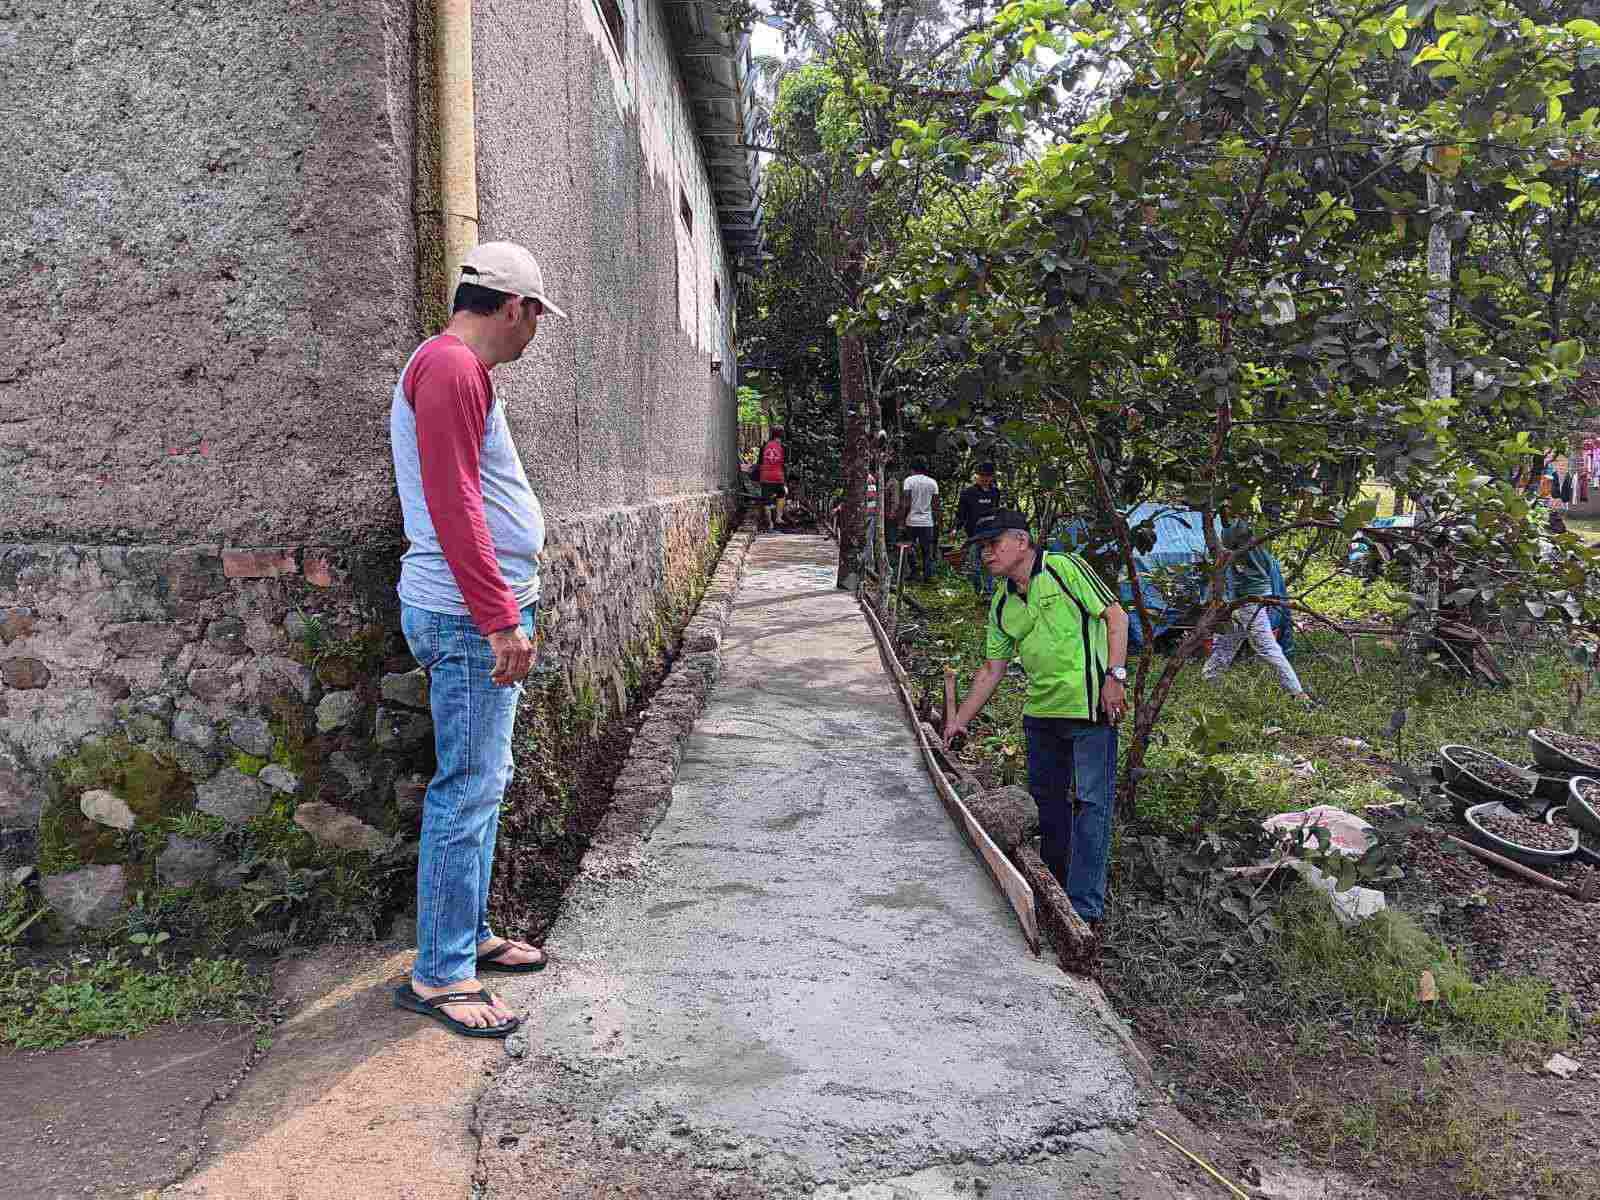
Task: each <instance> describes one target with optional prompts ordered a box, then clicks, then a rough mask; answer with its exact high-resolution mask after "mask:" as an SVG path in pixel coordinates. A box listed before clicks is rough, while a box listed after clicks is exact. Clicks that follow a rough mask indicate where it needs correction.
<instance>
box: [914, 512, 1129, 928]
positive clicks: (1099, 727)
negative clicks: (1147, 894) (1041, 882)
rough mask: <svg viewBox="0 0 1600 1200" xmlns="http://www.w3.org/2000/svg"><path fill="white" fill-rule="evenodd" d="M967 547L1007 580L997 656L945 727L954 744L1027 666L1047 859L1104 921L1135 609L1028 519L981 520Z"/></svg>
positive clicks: (997, 624) (993, 615) (994, 612)
mask: <svg viewBox="0 0 1600 1200" xmlns="http://www.w3.org/2000/svg"><path fill="white" fill-rule="evenodd" d="M968 540H969V542H975V543H977V544H979V545H980V546H982V549H983V563H984V566H985V567H987V568H988V569H989V571H990V573H991V574H993V575H994V576H995V578H996V579H997V580H1000V581H1002V582H1001V583H1000V584H999V586H997V587H996V588H995V595H994V600H993V601H992V602H991V603H990V605H989V625H988V644H987V648H986V650H985V657H986V658H987V659H988V661H987V662H985V663H984V665H983V666H981V667H979V668H978V673H977V676H976V678H974V679H973V681H972V690H971V692H969V693H968V695H967V698H966V699H965V700H964V701H962V703H961V708H960V709H959V710H958V711H957V713H956V715H955V719H954V720H953V721H952V722H951V723H950V727H949V728H948V729H946V730H945V741H946V744H948V743H949V741H950V739H952V738H953V737H955V735H956V734H958V733H963V732H965V730H966V727H967V723H968V722H969V721H971V720H972V718H973V717H975V716H976V715H977V714H978V710H979V709H981V708H982V707H983V706H984V705H985V704H986V703H988V701H989V697H990V696H992V695H994V691H995V689H996V688H997V687H999V686H1000V680H1001V679H1003V678H1004V677H1005V673H1006V667H1007V666H1008V665H1009V664H1010V662H1011V660H1012V659H1013V658H1017V659H1020V660H1021V662H1022V666H1023V669H1024V670H1026V671H1027V673H1028V697H1027V701H1026V702H1025V703H1024V705H1023V708H1022V728H1023V730H1024V732H1025V733H1026V734H1027V738H1028V791H1029V792H1031V793H1032V794H1033V798H1034V800H1035V801H1037V802H1038V805H1039V834H1040V839H1039V840H1040V848H1039V849H1040V857H1042V858H1043V859H1044V861H1045V864H1046V865H1047V866H1048V867H1049V868H1050V870H1051V872H1052V873H1053V874H1054V875H1055V877H1056V878H1057V879H1058V880H1060V881H1061V886H1062V887H1063V888H1065V889H1066V892H1067V898H1068V899H1070V900H1071V901H1072V907H1073V908H1074V909H1076V910H1077V913H1078V915H1079V916H1080V917H1082V918H1083V919H1084V920H1085V921H1088V922H1090V923H1091V924H1097V923H1098V922H1099V921H1100V919H1101V918H1102V917H1103V916H1104V915H1105V902H1106V864H1107V861H1108V856H1109V854H1110V851H1111V809H1112V802H1113V796H1114V793H1115V785H1116V778H1117V722H1118V721H1120V720H1121V719H1122V714H1123V712H1124V711H1125V710H1126V706H1127V694H1126V688H1125V686H1124V685H1125V684H1126V682H1127V678H1128V672H1127V670H1126V667H1125V663H1126V661H1127V656H1128V614H1127V613H1126V612H1125V611H1124V610H1123V608H1122V605H1121V604H1119V603H1118V601H1117V597H1116V596H1115V595H1114V594H1113V593H1112V591H1111V589H1109V588H1108V587H1106V585H1105V584H1104V583H1103V582H1101V580H1100V577H1099V576H1098V575H1096V574H1095V572H1094V569H1093V568H1091V567H1090V566H1089V564H1088V563H1086V562H1084V561H1083V559H1081V558H1079V557H1078V556H1077V555H1076V554H1052V553H1047V552H1046V551H1045V550H1044V549H1043V548H1042V547H1039V546H1036V545H1034V543H1033V539H1032V537H1030V536H1029V533H1028V522H1027V520H1026V519H1025V518H1024V517H1023V516H1022V514H1021V513H1017V512H1007V511H1001V512H996V513H993V514H991V515H989V516H987V517H984V518H983V519H982V520H981V521H979V522H978V524H977V527H976V528H975V529H974V531H973V534H972V537H971V538H969V539H968ZM1074 785H1076V789H1074ZM1074 790H1076V792H1077V801H1078V803H1077V808H1076V812H1074V807H1073V792H1074Z"/></svg>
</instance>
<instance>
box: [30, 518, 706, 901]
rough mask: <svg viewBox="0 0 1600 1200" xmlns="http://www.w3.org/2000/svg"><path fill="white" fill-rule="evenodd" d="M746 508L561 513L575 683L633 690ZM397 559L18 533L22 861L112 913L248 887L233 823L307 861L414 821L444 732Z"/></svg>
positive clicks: (556, 634) (555, 552) (62, 892)
mask: <svg viewBox="0 0 1600 1200" xmlns="http://www.w3.org/2000/svg"><path fill="white" fill-rule="evenodd" d="M731 513H732V500H731V498H730V497H729V496H727V495H725V494H723V493H714V492H713V493H703V494H700V495H695V496H689V497H681V498H676V499H674V500H670V501H662V502H656V503H649V504H643V505H638V506H633V507H628V508H619V509H613V510H608V511H603V512H598V513H587V514H581V515H577V516H573V517H568V518H564V519H561V520H557V521H553V522H552V523H551V529H550V545H549V549H548V553H547V560H548V561H547V563H546V567H545V575H544V580H545V583H544V597H543V602H542V604H541V619H540V623H541V628H542V629H543V630H544V632H545V636H546V650H545V661H546V662H547V663H550V662H553V663H554V664H555V669H558V670H560V671H561V672H562V674H563V675H564V676H565V677H566V681H567V686H568V688H569V689H570V690H571V691H572V692H574V693H579V692H586V693H588V694H589V695H590V696H591V697H593V698H594V699H595V700H597V701H599V702H600V703H601V704H602V705H603V706H604V707H607V708H614V709H620V708H622V707H624V706H625V705H626V703H627V701H628V698H629V695H628V693H629V692H630V690H632V689H633V688H634V687H635V686H636V684H637V679H636V677H635V678H630V675H629V672H628V670H627V669H626V667H627V664H628V663H630V662H632V661H634V660H636V659H637V658H638V657H639V656H640V654H641V652H642V649H641V648H642V647H646V646H655V645H659V644H660V643H661V641H662V640H663V638H664V636H665V634H666V633H667V632H668V631H669V627H670V626H671V625H673V624H674V623H675V621H676V620H677V619H679V618H681V616H682V615H683V613H684V612H685V610H686V609H687V606H688V604H689V602H690V601H691V599H692V597H693V594H694V592H695V590H696V588H697V587H698V585H699V582H700V580H701V579H702V578H703V577H704V572H705V570H706V569H707V568H708V567H709V558H708V556H709V554H711V553H714V552H715V548H716V545H717V543H718V542H719V541H720V537H719V534H718V531H719V530H720V529H721V528H723V527H725V523H726V522H727V521H728V520H729V519H730V516H731ZM399 551H400V546H399V545H381V546H368V547H363V548H360V549H357V548H350V547H346V548H335V547H327V546H310V545H302V546H273V547H239V548H236V547H225V546H214V545H184V546H149V545H145V546H116V545H109V546H107V545H100V546H92V545H61V544H27V545H19V544H11V545H6V544H0V685H3V686H0V866H4V867H5V868H6V869H8V870H10V871H11V872H12V873H13V875H14V877H16V878H18V879H25V878H29V877H31V876H32V875H34V874H37V875H39V876H42V888H43V892H44V895H45V897H46V898H47V899H48V900H49V901H50V902H51V905H52V907H53V908H54V910H55V911H56V914H57V915H58V916H59V917H60V918H61V920H62V922H63V924H64V925H65V926H67V927H68V928H72V927H80V928H95V927H107V926H110V925H113V924H115V923H116V921H117V920H118V919H119V916H120V913H121V910H122V906H123V903H124V899H125V897H126V896H128V895H131V894H132V892H133V890H134V889H135V888H151V887H157V886H160V887H178V888H187V887H194V886H197V885H202V884H205V885H210V886H216V887H222V888H227V887H237V886H238V885H239V884H241V883H242V882H244V880H245V878H246V868H244V867H241V863H240V862H239V861H238V858H237V856H236V853H235V852H236V851H237V850H238V847H240V846H241V845H245V846H248V844H249V839H242V838H241V837H239V836H234V837H232V838H229V837H226V836H224V835H225V834H226V833H227V832H228V831H233V832H234V833H235V834H237V833H239V832H240V831H245V832H248V833H249V834H251V835H252V836H254V837H255V838H256V841H257V842H258V843H259V845H258V846H257V849H258V850H259V849H260V848H261V847H263V846H266V845H269V844H270V845H271V846H272V847H274V848H275V849H278V850H282V849H284V848H285V847H287V848H289V849H290V850H295V849H296V848H298V850H299V851H300V857H302V858H311V857H322V858H326V857H328V856H330V855H338V854H343V853H348V852H352V851H361V852H370V851H374V850H382V849H385V848H389V847H392V846H393V845H395V844H397V843H398V842H399V841H403V840H405V839H407V838H411V837H414V836H415V833H416V830H417V822H418V818H419V816H420V811H421V798H422V792H423V790H424V788H425V786H426V781H427V779H428V777H429V775H430V773H431V771H432V767H433V739H432V725H431V720H430V718H429V715H428V698H427V680H426V677H425V676H424V674H423V672H421V671H420V670H418V669H417V668H416V664H415V663H414V662H413V661H412V660H411V658H410V655H409V653H408V652H407V650H406V647H405V643H404V639H403V638H402V637H401V636H400V634H399V629H398V625H399V622H398V608H397V604H396V601H395V598H394V590H393V585H394V580H395V574H396V570H397V561H398V555H399ZM224 847H229V848H231V849H229V850H225V849H224ZM246 857H247V860H248V858H249V854H248V852H247V854H246Z"/></svg>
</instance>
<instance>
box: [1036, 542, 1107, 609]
mask: <svg viewBox="0 0 1600 1200" xmlns="http://www.w3.org/2000/svg"><path fill="white" fill-rule="evenodd" d="M1050 557H1051V560H1052V561H1053V562H1054V563H1058V564H1065V565H1066V568H1067V569H1066V570H1065V571H1063V572H1062V582H1064V583H1065V584H1066V585H1067V588H1068V590H1070V591H1071V592H1072V594H1073V595H1074V596H1076V597H1077V598H1078V599H1079V601H1081V602H1082V604H1083V607H1084V609H1085V610H1086V611H1087V612H1088V614H1089V615H1090V616H1091V617H1099V616H1103V615H1104V614H1105V611H1106V609H1108V608H1110V607H1111V606H1112V605H1113V604H1116V603H1117V602H1118V600H1117V597H1116V596H1114V595H1112V593H1111V589H1110V588H1108V587H1106V585H1105V583H1104V582H1102V581H1101V579H1100V576H1099V574H1098V573H1097V572H1096V571H1095V569H1094V568H1093V567H1091V566H1090V565H1089V564H1088V563H1086V562H1084V561H1083V559H1081V558H1079V557H1078V556H1077V555H1076V554H1061V555H1054V554H1053V555H1051V556H1050Z"/></svg>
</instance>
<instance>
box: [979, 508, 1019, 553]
mask: <svg viewBox="0 0 1600 1200" xmlns="http://www.w3.org/2000/svg"><path fill="white" fill-rule="evenodd" d="M1013 529H1015V530H1017V531H1018V532H1020V533H1027V532H1028V518H1027V517H1025V516H1023V515H1022V514H1021V513H1019V512H1014V511H1013V510H1011V509H1009V508H1002V509H999V510H997V511H996V512H992V513H990V514H989V515H988V516H986V517H980V518H978V524H977V525H976V526H975V527H974V528H973V530H972V536H971V537H969V538H968V539H967V545H969V546H971V545H975V544H976V543H978V542H987V541H990V540H991V539H993V538H997V537H999V536H1000V535H1001V534H1002V533H1009V532H1010V531H1011V530H1013Z"/></svg>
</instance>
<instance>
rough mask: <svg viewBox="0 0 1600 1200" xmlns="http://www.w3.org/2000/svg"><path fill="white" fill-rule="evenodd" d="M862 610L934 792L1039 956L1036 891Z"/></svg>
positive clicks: (872, 616) (868, 609)
mask: <svg viewBox="0 0 1600 1200" xmlns="http://www.w3.org/2000/svg"><path fill="white" fill-rule="evenodd" d="M861 611H862V612H864V613H866V615H867V624H869V625H870V626H872V635H873V637H875V638H876V639H877V641H878V649H879V650H880V651H881V652H882V654H883V659H884V661H885V662H886V663H888V664H889V670H890V671H891V673H892V674H893V675H894V683H895V691H897V692H898V693H899V694H900V703H901V704H902V705H903V706H904V708H905V710H906V718H907V719H908V720H909V721H910V722H911V730H912V732H913V733H914V734H915V735H916V739H917V745H918V746H919V747H920V748H921V750H922V762H923V765H924V766H926V767H927V769H928V777H929V778H930V779H932V780H933V788H934V791H935V792H936V793H937V794H938V796H939V799H940V801H941V802H942V803H943V804H944V808H945V811H946V812H947V813H949V814H950V819H951V820H952V821H954V822H955V826H956V828H957V829H959V830H960V831H961V833H962V835H963V836H964V837H965V838H966V840H967V844H968V845H969V846H971V847H972V848H973V850H975V851H976V852H977V854H978V860H979V861H980V862H982V863H983V865H984V868H985V869H986V870H987V871H988V872H989V878H991V879H992V880H994V883H995V886H996V887H998V888H999V889H1000V894H1001V895H1003V896H1004V897H1005V898H1006V901H1007V903H1009V904H1010V905H1011V910H1012V911H1013V912H1015V913H1016V914H1017V923H1018V924H1019V925H1021V926H1022V936H1023V937H1024V938H1026V939H1027V941H1028V948H1029V949H1030V950H1032V951H1033V952H1034V953H1035V954H1037V953H1039V917H1038V913H1037V912H1036V911H1035V909H1034V904H1033V888H1032V887H1030V886H1029V884H1028V881H1027V880H1026V879H1024V878H1023V877H1022V872H1021V871H1018V870H1017V868H1016V867H1015V866H1014V865H1013V864H1012V862H1011V860H1010V859H1008V858H1007V857H1006V856H1005V852H1004V851H1002V850H1001V849H1000V847H999V846H997V845H995V843H994V839H993V838H991V837H990V836H989V834H988V831H987V830H985V829H984V827H983V826H982V825H980V824H979V823H978V819H977V818H976V817H974V816H973V815H972V811H971V810H970V809H969V808H967V806H966V805H965V804H963V803H962V802H961V795H960V793H959V792H957V791H956V789H955V788H954V787H953V786H952V785H951V783H950V780H949V779H948V778H947V777H946V776H945V773H944V769H943V768H942V767H940V766H939V759H938V755H937V754H936V753H935V751H934V748H933V746H932V745H930V744H929V742H928V736H927V734H926V733H925V732H924V730H923V728H922V722H921V721H919V720H918V719H917V706H916V704H915V703H914V702H913V701H912V699H911V690H910V687H909V680H908V679H907V677H906V672H905V668H904V667H902V666H901V665H900V659H899V656H898V655H896V654H895V652H894V646H893V645H891V644H890V642H889V638H888V635H887V634H885V633H884V631H883V626H882V625H880V624H879V623H878V615H877V614H876V613H875V612H873V611H872V606H871V605H870V604H867V603H866V602H865V601H863V602H862V603H861Z"/></svg>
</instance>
